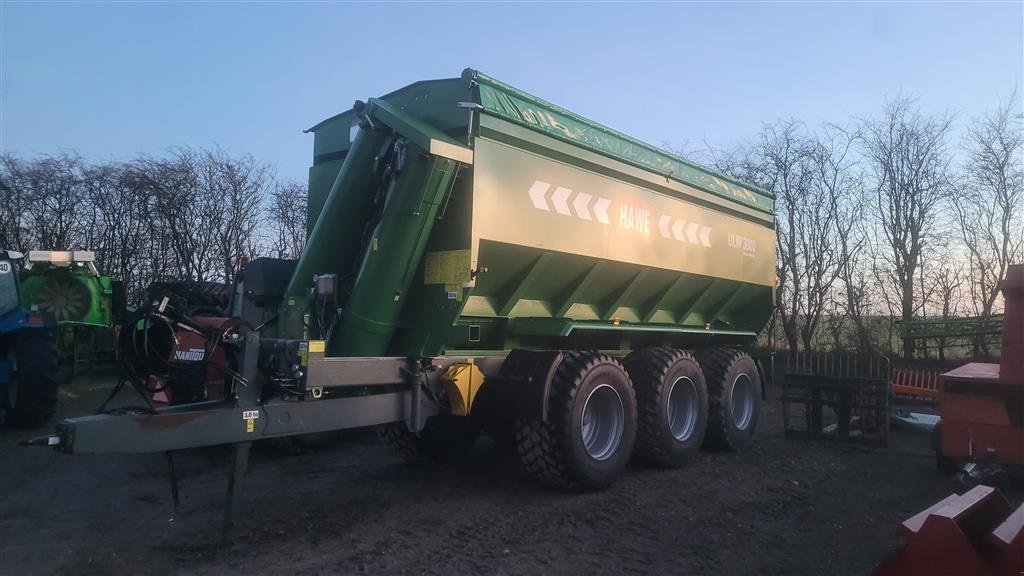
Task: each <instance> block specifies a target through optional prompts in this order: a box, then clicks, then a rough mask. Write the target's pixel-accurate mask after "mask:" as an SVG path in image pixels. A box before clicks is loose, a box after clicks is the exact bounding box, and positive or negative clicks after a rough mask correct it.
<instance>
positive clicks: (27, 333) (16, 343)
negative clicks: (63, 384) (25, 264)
mask: <svg viewBox="0 0 1024 576" xmlns="http://www.w3.org/2000/svg"><path fill="white" fill-rule="evenodd" d="M21 258H22V254H21V253H19V252H14V251H10V250H0V425H8V426H14V427H20V428H33V427H37V426H42V425H44V424H45V423H46V421H47V420H48V419H49V418H50V416H52V415H53V412H54V410H55V408H56V406H57V330H56V326H57V323H56V321H55V320H54V318H52V316H51V315H49V314H46V313H44V312H40V311H39V310H38V309H32V308H27V307H26V306H25V305H24V304H23V303H22V299H21V294H20V292H21V290H20V285H19V282H18V269H17V261H18V260H20V259H21Z"/></svg>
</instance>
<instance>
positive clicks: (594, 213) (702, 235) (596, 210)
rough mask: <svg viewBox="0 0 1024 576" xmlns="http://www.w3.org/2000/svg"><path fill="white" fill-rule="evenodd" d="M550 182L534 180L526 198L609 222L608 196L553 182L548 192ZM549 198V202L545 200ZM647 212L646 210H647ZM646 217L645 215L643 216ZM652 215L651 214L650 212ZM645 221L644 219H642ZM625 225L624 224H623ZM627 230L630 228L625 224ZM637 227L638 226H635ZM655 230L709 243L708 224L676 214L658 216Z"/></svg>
mask: <svg viewBox="0 0 1024 576" xmlns="http://www.w3.org/2000/svg"><path fill="white" fill-rule="evenodd" d="M550 190H551V184H550V183H548V182H544V181H543V180H535V181H534V182H533V184H532V185H531V186H530V189H529V190H528V191H527V195H528V196H529V197H530V202H531V203H532V204H533V207H534V208H536V209H537V210H543V211H545V212H551V211H552V207H554V211H555V212H557V213H558V214H561V215H563V216H575V217H577V218H579V219H580V220H586V221H591V222H592V221H594V220H597V221H598V222H600V223H601V224H605V225H610V224H611V223H612V219H611V218H610V217H609V216H608V210H609V209H611V206H612V200H611V199H610V198H604V197H601V196H594V195H593V194H588V193H586V192H573V190H572V189H571V188H566V187H565V186H556V187H555V191H554V192H551V193H550V196H549V194H548V193H549V191H550ZM549 202H550V203H549ZM648 214H649V212H648ZM645 218H647V216H645ZM650 218H652V219H653V216H650ZM645 222H647V220H645ZM624 226H625V225H624ZM625 229H627V230H629V229H631V228H628V227H626V228H625ZM636 230H637V231H640V230H639V229H636ZM642 231H643V232H644V233H648V231H649V228H648V225H647V224H646V223H645V224H644V229H643V230H642ZM658 233H659V234H660V235H661V237H662V238H666V239H669V240H673V239H674V240H676V241H678V242H683V243H684V244H685V243H689V244H693V245H694V246H703V247H704V248H710V247H711V228H709V227H707V226H704V225H702V224H700V223H699V222H690V221H687V220H682V219H680V218H673V217H672V216H670V215H668V214H662V215H660V216H659V217H658Z"/></svg>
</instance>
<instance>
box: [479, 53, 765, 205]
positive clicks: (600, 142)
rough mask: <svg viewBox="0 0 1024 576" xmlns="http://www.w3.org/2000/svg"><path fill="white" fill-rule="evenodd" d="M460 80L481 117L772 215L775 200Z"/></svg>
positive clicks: (494, 86)
mask: <svg viewBox="0 0 1024 576" xmlns="http://www.w3.org/2000/svg"><path fill="white" fill-rule="evenodd" d="M463 77H464V78H467V79H469V80H472V81H475V82H476V83H477V85H478V87H479V103H480V104H481V105H482V106H483V107H484V109H485V113H487V114H492V115H494V116H498V117H500V118H503V119H505V120H508V121H510V122H513V123H516V124H520V125H522V126H526V127H528V128H530V129H532V130H536V131H538V132H542V133H545V134H548V135H549V136H553V137H555V138H558V139H561V140H565V141H568V142H571V143H573V144H575V145H577V146H581V147H583V148H587V149H589V150H593V151H595V152H598V153H601V154H605V155H607V156H610V157H612V158H616V159H619V160H622V161H624V162H628V163H631V164H633V165H636V166H639V167H642V168H646V169H648V170H653V171H654V172H656V173H658V174H660V175H663V176H665V177H666V178H671V179H674V180H678V181H680V182H683V183H685V184H689V185H691V186H695V187H697V188H700V189H702V190H705V191H708V192H711V193H713V194H717V195H719V196H722V197H724V198H728V199H730V200H734V201H737V202H740V203H742V204H745V205H747V206H750V207H752V208H756V209H758V210H761V211H764V212H769V213H770V212H773V211H774V209H775V196H774V195H773V194H772V193H770V192H768V191H765V190H760V189H758V188H755V187H753V186H751V185H749V184H744V183H742V182H738V181H736V180H733V179H731V178H729V177H728V176H725V175H723V174H719V173H717V172H714V171H711V170H709V169H707V168H703V167H701V166H698V165H696V164H693V163H691V162H689V161H687V160H685V159H683V158H680V157H678V156H675V155H673V154H669V153H668V152H665V151H664V150H661V149H659V148H656V147H654V146H651V145H650V144H646V143H644V142H641V141H639V140H637V139H635V138H632V137H630V136H628V135H626V134H623V133H622V132H619V131H617V130H613V129H611V128H608V127H606V126H603V125H601V124H598V123H596V122H593V121H591V120H587V119H586V118H584V117H582V116H579V115H577V114H574V113H573V112H570V111H568V110H566V109H564V108H560V107H558V106H555V105H554V104H551V103H550V102H546V101H544V100H541V99H540V98H537V97H535V96H532V95H530V94H527V93H526V92H523V91H521V90H518V89H516V88H514V87H512V86H509V85H508V84H505V83H503V82H500V81H498V80H495V79H494V78H491V77H489V76H487V75H485V74H483V73H481V72H477V71H475V70H470V69H467V70H466V71H465V72H463Z"/></svg>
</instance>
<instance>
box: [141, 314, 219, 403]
mask: <svg viewBox="0 0 1024 576" xmlns="http://www.w3.org/2000/svg"><path fill="white" fill-rule="evenodd" d="M192 321H193V322H194V323H195V324H196V325H198V326H200V327H202V328H205V329H207V330H208V331H209V332H210V334H211V335H212V336H213V337H214V339H213V340H212V341H211V340H210V339H208V336H207V335H204V334H202V333H200V332H197V331H195V330H192V329H189V328H187V327H179V329H178V330H177V332H176V333H175V337H174V347H173V348H172V349H171V356H170V358H169V360H168V372H169V377H168V379H167V380H168V383H167V385H166V386H164V387H162V388H161V389H160V391H159V392H156V393H154V394H153V397H152V401H153V402H154V403H158V404H187V403H190V402H202V401H205V400H219V399H220V398H221V395H222V393H223V389H224V377H225V371H224V369H225V368H226V367H227V364H226V363H227V361H228V358H227V355H226V354H225V351H224V347H223V346H222V345H221V343H220V341H219V337H220V336H223V334H224V333H225V332H226V331H227V330H229V329H230V328H232V327H234V326H235V325H237V319H235V318H222V317H215V316H194V317H192Z"/></svg>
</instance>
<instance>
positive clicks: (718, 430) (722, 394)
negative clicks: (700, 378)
mask: <svg viewBox="0 0 1024 576" xmlns="http://www.w3.org/2000/svg"><path fill="white" fill-rule="evenodd" d="M697 361H698V362H699V363H700V367H701V369H702V370H703V371H704V380H705V382H706V384H707V389H708V429H707V434H706V435H705V436H704V448H709V449H713V450H725V451H736V450H741V449H743V448H745V447H746V446H747V445H749V444H750V442H751V441H752V440H753V437H754V432H755V431H756V430H757V421H758V419H759V417H760V413H761V377H760V375H759V374H758V371H757V364H756V363H755V362H754V359H753V358H751V357H750V355H749V354H747V353H746V352H741V351H739V350H732V349H729V348H711V349H705V350H701V351H700V352H698V354H697Z"/></svg>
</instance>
